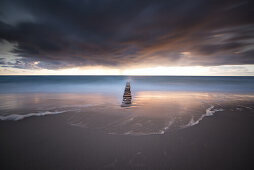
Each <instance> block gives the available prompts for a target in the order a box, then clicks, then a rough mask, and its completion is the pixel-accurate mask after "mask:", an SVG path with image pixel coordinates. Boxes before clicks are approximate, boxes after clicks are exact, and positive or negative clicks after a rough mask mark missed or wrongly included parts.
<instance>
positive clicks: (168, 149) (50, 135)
mask: <svg viewBox="0 0 254 170" xmlns="http://www.w3.org/2000/svg"><path fill="white" fill-rule="evenodd" d="M248 106H249V107H248V108H246V107H239V106H235V105H234V103H231V104H227V105H224V106H223V108H224V110H223V111H220V112H216V113H214V115H213V116H209V117H204V118H203V119H202V120H201V121H200V122H199V123H198V124H196V125H193V126H189V127H186V128H182V129H178V130H175V131H168V132H165V133H164V134H154V135H141V136H138V135H111V134H107V133H104V132H101V131H100V130H96V129H89V128H81V127H78V126H72V125H70V124H68V123H66V122H68V119H69V114H70V113H68V112H66V113H61V114H58V115H49V116H42V117H29V118H26V119H23V120H22V121H0V160H1V161H0V163H1V165H0V166H1V169H19V170H20V169H54V170H56V169H89V170H90V169H117V170H121V169H137V170H140V169H157V170H158V169H160V170H164V169H165V170H169V169H172V170H175V169H176V170H178V169H195V170H197V169H211V170H214V169H254V156H253V153H254V145H253V144H254V133H253V129H254V110H253V108H254V103H248ZM236 108H238V109H236ZM101 119H103V118H101Z"/></svg>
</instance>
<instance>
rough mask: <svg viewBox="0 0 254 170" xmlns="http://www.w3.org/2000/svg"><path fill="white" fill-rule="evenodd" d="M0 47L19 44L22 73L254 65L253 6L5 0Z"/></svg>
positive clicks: (200, 0) (215, 1) (184, 0)
mask: <svg viewBox="0 0 254 170" xmlns="http://www.w3.org/2000/svg"><path fill="white" fill-rule="evenodd" d="M0 41H2V42H3V41H7V42H9V43H12V44H15V48H14V49H13V50H12V54H15V55H17V56H19V57H20V58H19V59H18V60H17V61H16V62H15V63H12V65H11V64H10V63H9V65H11V66H12V67H16V68H29V67H30V68H31V67H33V66H34V65H35V64H36V67H40V68H46V69H59V68H71V67H77V66H91V65H103V66H110V67H111V66H116V67H124V66H130V65H132V66H133V65H134V66H135V65H137V66H138V65H142V66H144V65H145V66H152V65H159V66H182V65H184V66H186V65H188V66H192V65H202V66H217V65H241V64H254V5H253V1H240V0H206V1H204V0H192V1H189V0H165V1H164V0H150V1H138V0H121V1H119V0H82V1H81V0H77V1H71V0H54V1H51V0H12V1H8V0H1V2H0ZM0 62H1V64H4V62H6V61H5V60H4V59H0ZM31 63H33V64H31ZM5 64H6V63H5ZM7 65H8V64H7Z"/></svg>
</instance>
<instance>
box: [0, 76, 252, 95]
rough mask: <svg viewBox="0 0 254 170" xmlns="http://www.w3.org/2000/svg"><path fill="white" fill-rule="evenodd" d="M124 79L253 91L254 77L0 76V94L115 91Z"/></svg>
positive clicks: (158, 86)
mask: <svg viewBox="0 0 254 170" xmlns="http://www.w3.org/2000/svg"><path fill="white" fill-rule="evenodd" d="M126 81H130V82H131V86H132V90H133V91H200V92H233V93H253V92H254V77H190V76H187V77H185V76H0V93H26V92H60V93H69V92H70V93H72V92H74V93H87V92H89V93H91V92H102V93H112V94H118V93H121V92H122V91H123V88H124V85H125V83H126Z"/></svg>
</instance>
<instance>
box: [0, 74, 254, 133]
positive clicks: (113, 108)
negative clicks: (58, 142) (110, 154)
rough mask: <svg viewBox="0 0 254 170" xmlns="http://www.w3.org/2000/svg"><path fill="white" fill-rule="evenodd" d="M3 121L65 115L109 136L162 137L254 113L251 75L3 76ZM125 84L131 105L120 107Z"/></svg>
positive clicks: (0, 101)
mask: <svg viewBox="0 0 254 170" xmlns="http://www.w3.org/2000/svg"><path fill="white" fill-rule="evenodd" d="M0 77H1V79H0V120H2V121H5V120H9V121H21V120H23V119H25V118H30V117H38V116H46V115H52V114H61V113H64V115H65V116H66V123H67V124H69V125H71V126H78V127H81V128H90V129H96V130H99V131H102V132H104V133H107V134H120V135H148V134H164V133H166V132H170V131H174V130H177V129H182V128H186V127H189V126H194V125H197V124H198V123H199V122H200V121H201V120H202V119H203V118H204V117H206V116H212V115H213V114H214V113H215V112H220V111H223V110H225V105H228V104H230V105H232V106H233V108H231V110H241V109H253V108H252V107H251V104H250V103H251V102H252V101H253V99H254V87H253V86H254V78H253V77H171V76H168V77H166V76H161V77H142V76H137V77H135V76H132V77H128V76H0ZM126 81H130V82H131V90H132V97H133V100H132V105H131V106H130V107H121V102H122V95H123V91H124V87H125V83H126Z"/></svg>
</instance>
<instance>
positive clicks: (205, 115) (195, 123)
mask: <svg viewBox="0 0 254 170" xmlns="http://www.w3.org/2000/svg"><path fill="white" fill-rule="evenodd" d="M221 111H223V109H214V106H211V107H209V108H208V109H206V113H205V114H203V115H202V116H201V117H200V118H199V119H198V120H196V121H195V120H194V118H193V117H192V118H191V120H190V121H189V122H188V124H187V125H184V126H183V128H186V127H190V126H194V125H197V124H198V123H199V122H200V121H201V120H203V118H204V117H207V116H213V114H214V113H215V112H221Z"/></svg>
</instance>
